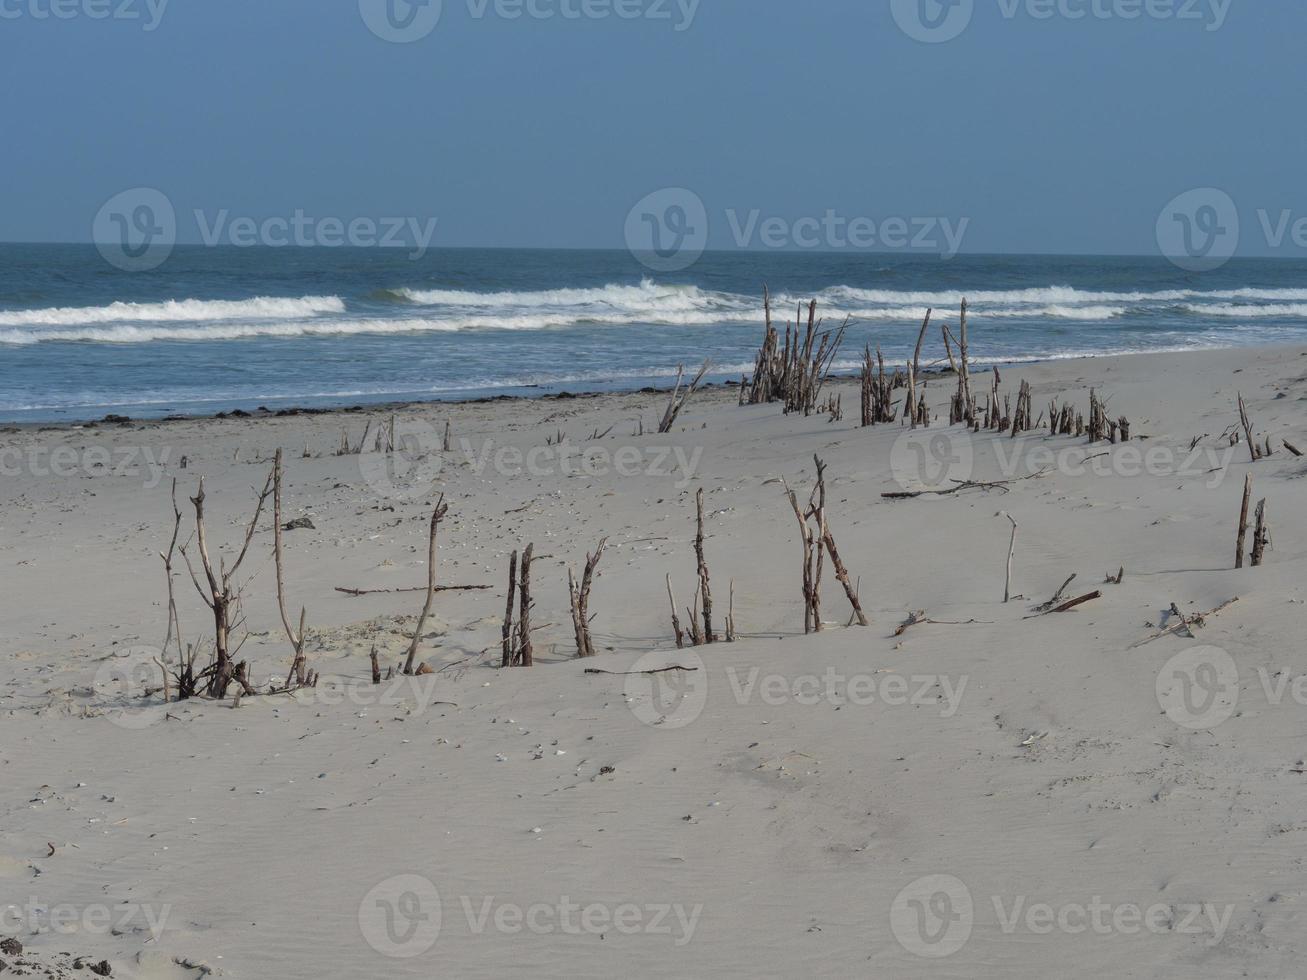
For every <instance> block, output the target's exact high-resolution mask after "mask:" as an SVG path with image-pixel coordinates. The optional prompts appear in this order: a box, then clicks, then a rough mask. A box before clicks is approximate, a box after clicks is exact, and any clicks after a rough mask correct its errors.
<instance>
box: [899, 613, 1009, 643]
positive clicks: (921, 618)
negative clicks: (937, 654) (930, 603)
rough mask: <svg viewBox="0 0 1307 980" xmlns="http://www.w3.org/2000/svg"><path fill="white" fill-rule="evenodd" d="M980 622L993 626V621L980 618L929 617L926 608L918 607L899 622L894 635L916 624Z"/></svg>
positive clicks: (902, 632)
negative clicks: (950, 618) (983, 621)
mask: <svg viewBox="0 0 1307 980" xmlns="http://www.w3.org/2000/svg"><path fill="white" fill-rule="evenodd" d="M976 624H979V625H981V626H992V625H994V624H993V623H982V622H981V621H980V620H978V619H968V620H947V619H927V618H926V610H924V609H918V610H917V611H916V612H912V613H909V614H908V618H907V619H905V620H904V621H903V622H902V623H900V624H899V626H898V629H896V630H895V631H894V636H902V635H903V634H904V633H906V632H907V631H908V630H910V629H912V627H914V626H972V625H976Z"/></svg>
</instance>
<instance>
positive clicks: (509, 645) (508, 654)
mask: <svg viewBox="0 0 1307 980" xmlns="http://www.w3.org/2000/svg"><path fill="white" fill-rule="evenodd" d="M516 598H517V552H516V551H514V552H513V555H512V557H511V558H509V560H508V607H507V608H506V609H505V610H504V630H503V645H504V659H503V662H502V663H501V666H503V667H512V666H513V659H514V654H515V653H516V649H515V647H514V645H513V601H514V600H515V599H516Z"/></svg>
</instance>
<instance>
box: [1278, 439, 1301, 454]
mask: <svg viewBox="0 0 1307 980" xmlns="http://www.w3.org/2000/svg"><path fill="white" fill-rule="evenodd" d="M1280 441H1281V442H1282V443H1284V448H1285V449H1287V450H1289V452H1291V453H1293V454H1294V455H1295V456H1301V455H1302V450H1301V449H1299V448H1298V447H1297V446H1295V445H1294V444H1293V443H1291V442H1290V441H1289V440H1288V439H1281V440H1280Z"/></svg>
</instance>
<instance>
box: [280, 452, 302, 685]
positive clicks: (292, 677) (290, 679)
mask: <svg viewBox="0 0 1307 980" xmlns="http://www.w3.org/2000/svg"><path fill="white" fill-rule="evenodd" d="M281 530H282V527H281V449H280V448H279V449H278V450H277V454H276V456H275V457H273V461H272V553H273V558H274V564H275V565H276V574H277V609H278V611H280V613H281V625H282V626H283V627H285V629H286V638H287V639H289V640H290V645H291V649H292V650H293V651H294V654H295V656H294V657H293V658H292V659H291V664H290V672H289V673H288V674H287V675H286V687H287V688H289V687H290V686H291V684H292V683H293V684H295V685H296V686H297V687H304V686H305V685H307V684H308V682H309V676H308V660H307V658H306V657H305V656H304V621H305V619H306V617H307V616H308V610H307V609H306V608H304V607H301V608H300V628H299V632H298V633H297V632H296V631H295V630H294V629H292V628H291V625H290V616H289V615H288V614H287V613H286V585H285V580H284V575H283V571H282V570H283V567H284V566H283V563H282V550H281Z"/></svg>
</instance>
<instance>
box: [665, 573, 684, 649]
mask: <svg viewBox="0 0 1307 980" xmlns="http://www.w3.org/2000/svg"><path fill="white" fill-rule="evenodd" d="M667 598H668V599H669V600H670V601H671V604H672V629H673V630H675V631H676V648H677V649H678V650H681V649H684V648H685V631H684V630H682V629H681V618H680V617H679V616H677V615H676V596H675V595H673V594H672V576H671V574H670V573H668V575H667Z"/></svg>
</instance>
